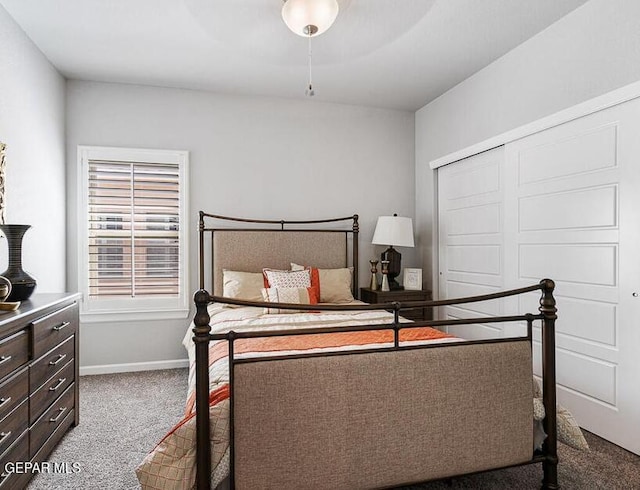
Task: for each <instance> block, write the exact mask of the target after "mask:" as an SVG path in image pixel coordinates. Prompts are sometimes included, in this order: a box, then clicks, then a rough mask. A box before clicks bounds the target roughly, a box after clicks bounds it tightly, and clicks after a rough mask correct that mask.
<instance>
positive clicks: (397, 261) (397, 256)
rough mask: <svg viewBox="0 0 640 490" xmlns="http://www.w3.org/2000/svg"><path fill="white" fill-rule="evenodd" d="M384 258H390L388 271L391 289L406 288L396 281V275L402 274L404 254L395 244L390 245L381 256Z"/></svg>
mask: <svg viewBox="0 0 640 490" xmlns="http://www.w3.org/2000/svg"><path fill="white" fill-rule="evenodd" d="M380 257H381V258H382V260H388V261H389V266H388V273H387V276H388V278H389V289H390V290H391V291H398V290H401V289H404V288H403V287H402V286H400V284H398V281H396V277H398V276H399V275H400V271H401V269H402V268H401V266H402V254H401V253H400V252H398V251H397V250H396V249H395V248H393V246H390V247H389V248H388V249H386V250H385V251H384V252H382V255H381V256H380Z"/></svg>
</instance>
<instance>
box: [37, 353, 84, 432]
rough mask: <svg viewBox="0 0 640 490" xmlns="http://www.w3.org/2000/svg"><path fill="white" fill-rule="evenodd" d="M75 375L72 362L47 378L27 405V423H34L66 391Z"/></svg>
mask: <svg viewBox="0 0 640 490" xmlns="http://www.w3.org/2000/svg"><path fill="white" fill-rule="evenodd" d="M74 374H75V365H74V363H73V361H70V362H68V363H67V364H65V365H64V367H63V368H62V369H60V371H58V372H57V373H56V374H54V375H53V377H51V378H49V379H48V380H47V381H46V382H45V383H44V384H43V385H42V386H41V387H40V388H39V389H38V391H36V392H35V393H34V394H33V395H31V398H30V403H29V422H30V423H32V424H33V423H34V422H35V421H36V419H37V418H38V417H40V415H41V414H42V413H43V412H44V411H45V410H47V408H48V407H49V405H51V404H52V403H53V402H54V401H55V400H56V399H57V398H58V397H59V396H60V394H61V393H62V392H63V391H64V390H66V389H67V386H69V385H70V384H71V383H73V378H74Z"/></svg>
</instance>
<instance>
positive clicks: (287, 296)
mask: <svg viewBox="0 0 640 490" xmlns="http://www.w3.org/2000/svg"><path fill="white" fill-rule="evenodd" d="M262 298H263V300H264V301H265V302H266V303H291V304H296V305H315V304H318V297H317V295H316V290H315V288H311V287H309V288H265V289H263V290H262ZM264 312H265V313H272V314H280V313H308V311H303V310H283V309H280V308H265V309H264Z"/></svg>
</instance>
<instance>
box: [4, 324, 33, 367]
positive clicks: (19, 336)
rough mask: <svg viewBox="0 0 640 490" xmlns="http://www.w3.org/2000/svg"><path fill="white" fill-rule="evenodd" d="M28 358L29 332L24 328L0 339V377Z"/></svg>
mask: <svg viewBox="0 0 640 490" xmlns="http://www.w3.org/2000/svg"><path fill="white" fill-rule="evenodd" d="M28 360H29V334H28V332H27V331H26V330H20V331H19V332H17V333H15V334H13V335H11V336H10V337H7V338H5V339H2V341H0V379H2V378H4V377H5V376H6V375H7V374H9V373H10V372H12V371H13V370H15V369H17V368H19V367H20V366H22V365H23V364H24V363H25V362H27V361H28Z"/></svg>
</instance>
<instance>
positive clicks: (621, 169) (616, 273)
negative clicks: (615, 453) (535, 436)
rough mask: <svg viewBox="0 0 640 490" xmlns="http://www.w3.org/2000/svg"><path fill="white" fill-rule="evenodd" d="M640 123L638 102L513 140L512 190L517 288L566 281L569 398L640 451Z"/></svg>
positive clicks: (563, 400)
mask: <svg viewBox="0 0 640 490" xmlns="http://www.w3.org/2000/svg"><path fill="white" fill-rule="evenodd" d="M639 131H640V101H638V100H635V101H631V102H628V103H625V104H622V105H619V106H615V107H612V108H610V109H607V110H604V111H601V112H598V113H595V114H591V115H589V116H585V117H583V118H580V119H577V120H575V121H571V122H569V123H566V124H562V125H560V126H557V127H554V128H551V129H548V130H546V131H543V132H540V133H537V134H534V135H531V136H529V137H526V138H523V139H521V140H518V141H515V142H512V143H510V144H508V145H507V146H506V149H505V160H506V165H505V182H506V184H505V198H504V203H505V222H504V226H505V228H504V236H505V243H506V244H507V246H506V247H505V283H506V285H507V287H519V286H523V285H527V284H530V283H531V282H534V281H537V280H539V279H541V278H544V277H550V278H552V279H554V281H555V282H556V300H557V303H558V321H557V327H556V345H557V351H556V354H557V357H556V363H557V380H558V401H559V403H560V404H562V405H564V406H566V407H567V408H568V409H569V410H570V411H571V412H572V413H573V414H574V415H575V417H576V419H577V420H578V423H579V424H580V425H581V426H582V427H584V428H586V429H587V430H590V431H592V432H595V433H596V434H598V435H601V436H602V437H604V438H606V439H608V440H610V441H612V442H614V443H616V444H619V445H621V446H623V447H625V448H627V449H629V450H631V451H633V452H635V453H638V454H640V390H639V389H638V388H637V382H636V381H637V379H638V378H640V365H639V362H638V355H637V352H638V349H639V348H640V334H639V333H638V332H640V329H639V328H638V326H637V325H636V323H637V320H636V318H639V315H640V300H639V299H638V298H636V297H634V296H633V292H638V293H640V262H639V260H638V252H639V248H640V247H639V245H640V241H639V240H638V238H639V237H638V228H639V227H640V214H639V213H638V210H639V209H640V197H639V196H640V193H639V192H638V190H639V189H640V179H639V178H638V174H639V171H638V167H640V165H638V160H639V159H640V144H639V143H638V142H637V140H638V138H637V134H638V132H639ZM534 348H535V351H536V359H538V355H539V351H540V331H539V327H536V328H535V329H534ZM534 371H535V372H536V373H537V374H540V363H539V362H536V364H535V366H534ZM634 380H635V381H634Z"/></svg>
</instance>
